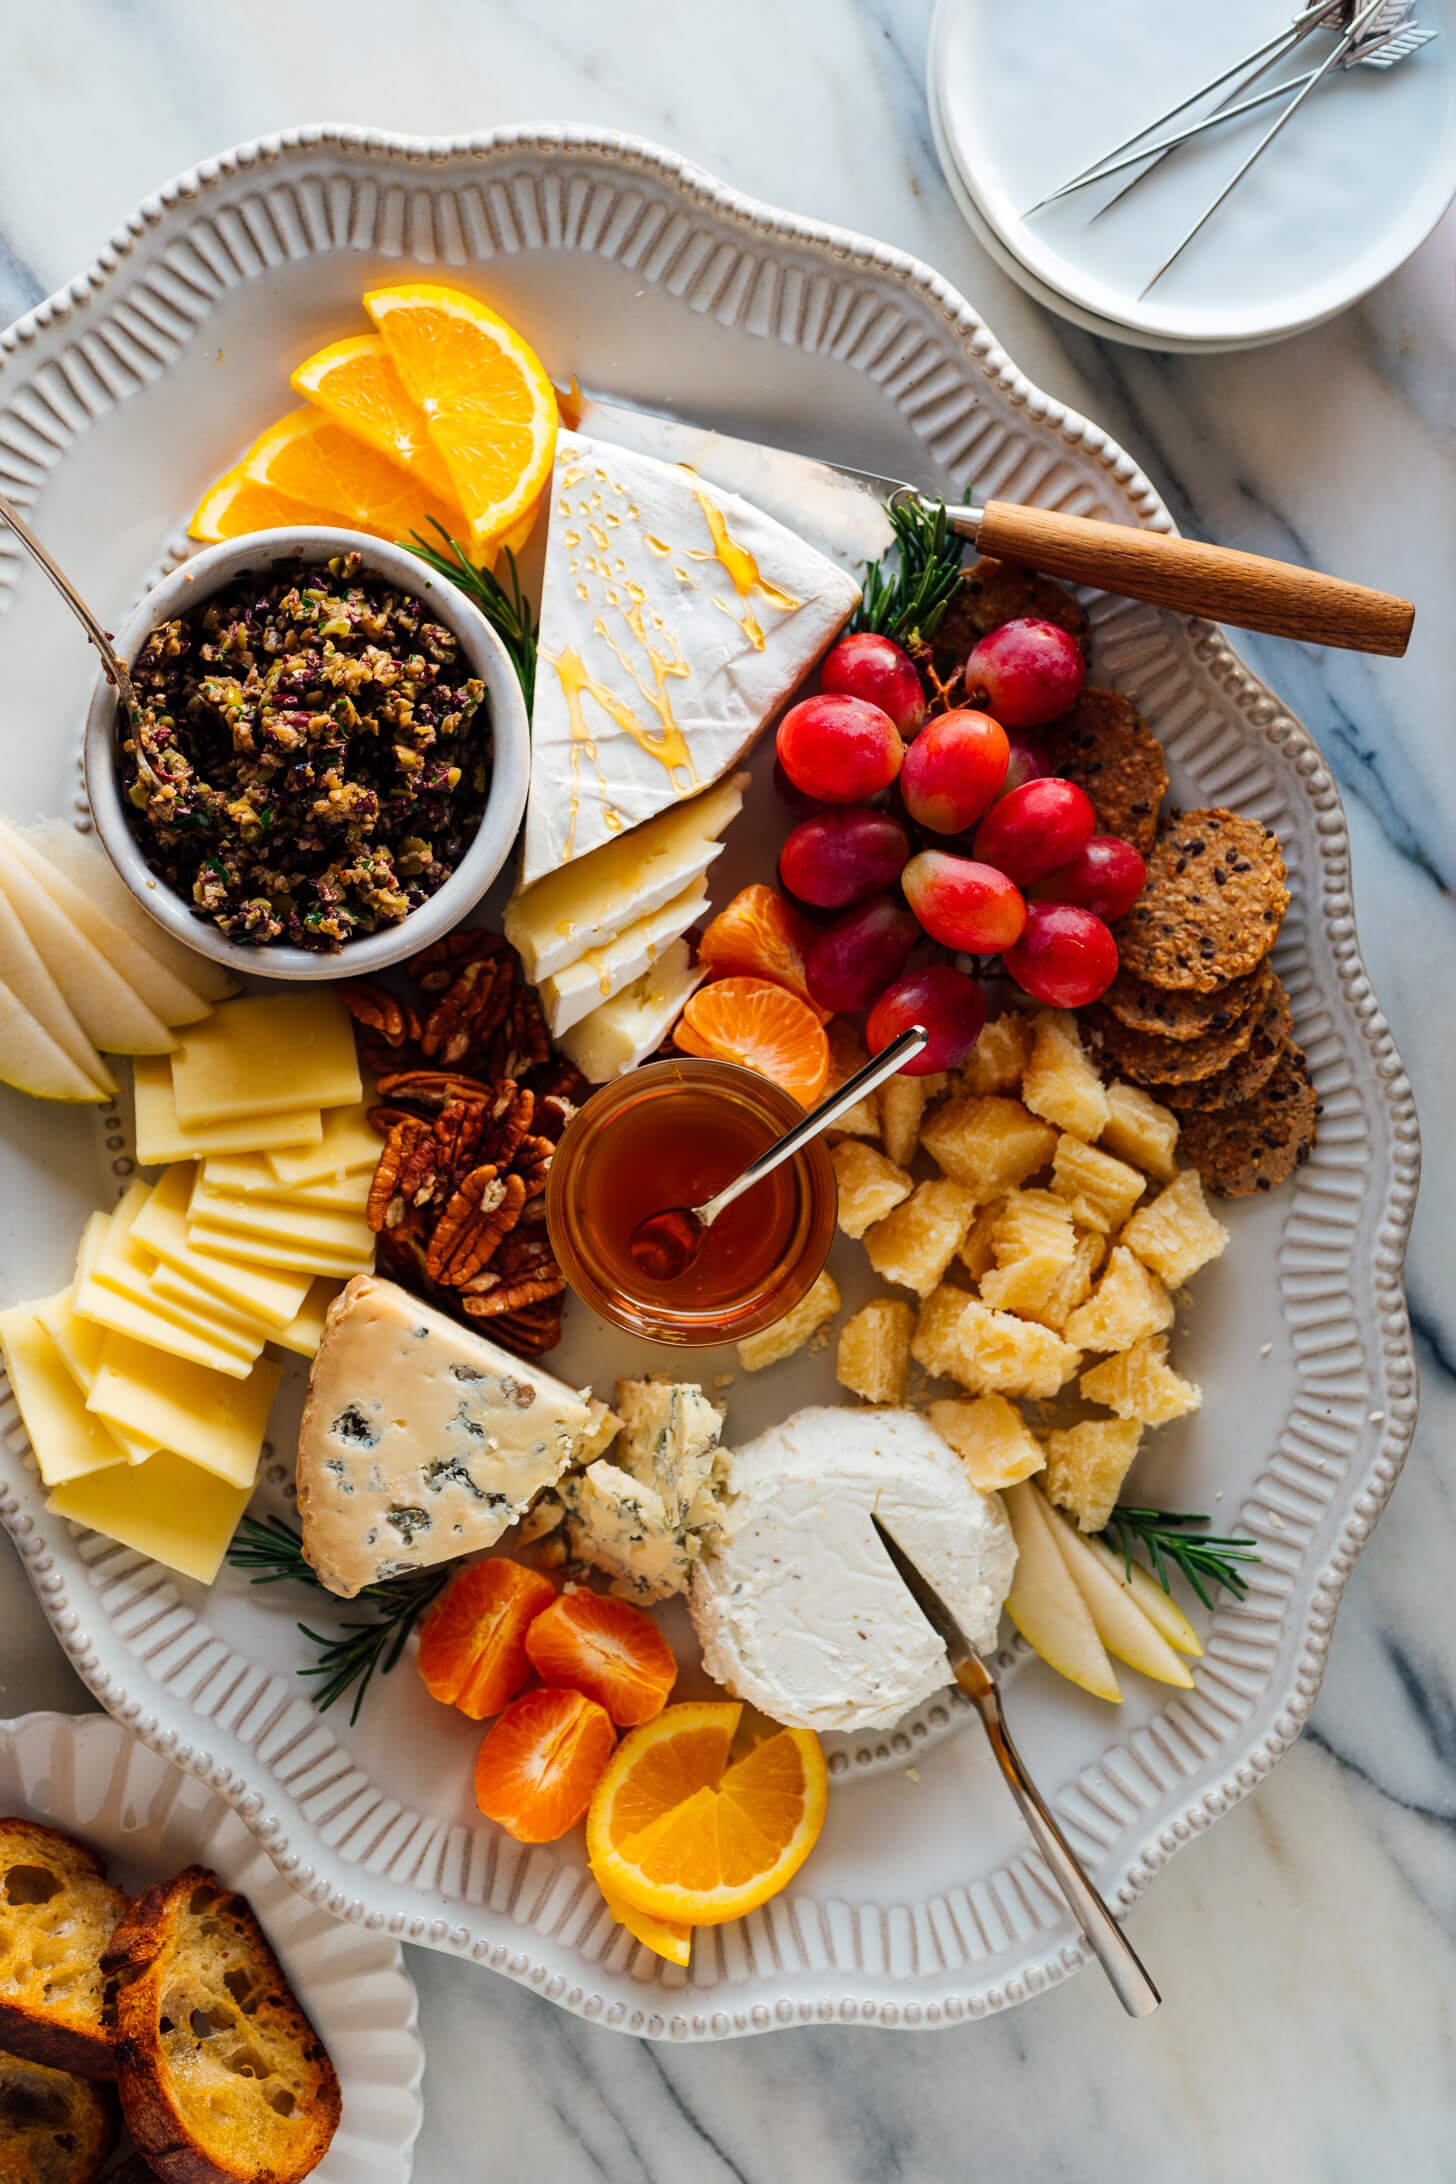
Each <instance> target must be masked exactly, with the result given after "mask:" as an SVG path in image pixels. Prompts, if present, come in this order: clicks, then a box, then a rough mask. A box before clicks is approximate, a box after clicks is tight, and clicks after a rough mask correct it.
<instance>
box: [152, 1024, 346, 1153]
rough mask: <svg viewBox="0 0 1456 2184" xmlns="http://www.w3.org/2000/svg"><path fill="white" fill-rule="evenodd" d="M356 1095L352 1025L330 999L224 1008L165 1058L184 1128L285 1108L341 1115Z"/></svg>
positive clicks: (191, 1029) (186, 1035)
mask: <svg viewBox="0 0 1456 2184" xmlns="http://www.w3.org/2000/svg"><path fill="white" fill-rule="evenodd" d="M363 1089H364V1087H363V1081H362V1079H361V1078H360V1075H359V1058H358V1055H357V1054H356V1052H355V1049H354V1025H353V1020H352V1018H351V1017H350V1015H349V1012H348V1010H347V1009H346V1008H345V1007H344V1004H343V1002H342V1001H340V1000H338V999H337V998H336V996H335V995H333V994H330V993H286V994H257V995H252V996H250V997H249V998H247V999H246V1000H242V1001H225V1002H224V1003H223V1005H222V1007H221V1008H218V1009H214V1010H213V1012H212V1014H211V1016H209V1017H208V1018H207V1019H206V1021H205V1022H203V1023H201V1024H195V1025H189V1026H188V1028H187V1030H186V1031H185V1032H184V1033H183V1035H182V1044H181V1046H180V1047H179V1048H178V1050H177V1052H176V1054H175V1055H174V1056H173V1057H172V1092H173V1097H174V1098H175V1100H176V1102H177V1115H178V1119H179V1121H180V1122H181V1123H182V1124H183V1126H184V1128H192V1127H195V1126H196V1125H197V1124H199V1123H215V1122H235V1121H237V1120H238V1119H239V1118H240V1117H242V1116H245V1115H247V1116H253V1115H273V1114H278V1113H281V1112H284V1111H286V1110H287V1109H290V1108H292V1109H299V1108H304V1107H343V1106H346V1105H348V1104H350V1103H352V1102H357V1100H358V1099H359V1096H360V1094H361V1093H362V1091H363ZM285 1142H286V1141H285Z"/></svg>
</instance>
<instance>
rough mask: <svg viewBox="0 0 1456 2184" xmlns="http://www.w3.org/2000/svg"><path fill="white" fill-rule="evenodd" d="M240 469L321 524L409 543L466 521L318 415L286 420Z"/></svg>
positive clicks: (302, 413) (308, 412) (301, 412)
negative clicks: (301, 504)
mask: <svg viewBox="0 0 1456 2184" xmlns="http://www.w3.org/2000/svg"><path fill="white" fill-rule="evenodd" d="M236 467H237V469H238V470H239V472H241V474H242V476H243V477H245V478H247V479H249V480H250V481H251V482H252V483H254V484H256V485H270V486H272V487H273V488H274V489H275V490H276V491H277V492H280V493H286V494H288V496H289V498H290V499H292V500H297V501H303V502H304V503H306V505H307V506H308V507H309V508H310V509H312V510H313V511H314V521H315V522H317V523H345V524H349V525H352V526H353V527H355V528H356V529H358V530H361V531H373V532H376V533H377V534H378V535H379V536H380V537H381V538H407V537H408V536H409V534H410V532H411V531H419V532H421V533H423V535H424V536H425V537H426V538H432V537H433V536H434V533H433V532H432V531H431V529H430V526H431V524H432V523H439V524H441V525H442V526H443V527H444V529H445V530H447V531H449V530H451V529H452V527H453V529H454V530H456V531H458V530H459V529H460V528H461V524H462V522H463V518H462V516H461V513H460V510H459V509H458V508H456V507H454V506H452V504H451V503H450V502H448V501H442V500H439V499H437V498H436V497H435V496H434V495H433V494H430V493H427V492H425V491H424V489H423V487H421V486H419V485H417V484H416V483H415V481H414V480H413V479H412V478H411V477H410V475H409V473H408V472H407V471H404V470H401V469H400V468H399V466H398V464H397V463H392V462H389V461H387V460H386V458H385V457H384V456H383V455H380V454H378V453H377V452H376V451H375V449H373V448H372V447H366V446H365V444H364V442H363V441H362V440H356V439H355V438H354V436H353V434H352V433H349V432H345V431H344V430H343V428H342V426H340V425H336V424H333V423H331V422H330V420H329V419H328V418H327V417H325V416H323V415H322V414H321V413H320V412H319V411H318V410H316V409H309V408H307V407H305V408H303V409H296V410H290V412H289V413H288V415H287V416H286V417H280V418H279V420H278V422H277V423H276V424H274V425H270V426H269V427H268V429H267V431H266V432H260V433H259V435H258V437H257V439H256V440H255V441H254V442H253V444H252V446H251V447H250V448H249V449H248V452H247V454H246V455H245V456H244V457H243V459H242V461H241V462H240V463H239V464H238V465H237V466H236Z"/></svg>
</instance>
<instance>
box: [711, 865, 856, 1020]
mask: <svg viewBox="0 0 1456 2184" xmlns="http://www.w3.org/2000/svg"><path fill="white" fill-rule="evenodd" d="M811 936H812V928H811V926H810V925H809V923H808V921H807V919H805V918H802V917H800V915H799V913H798V911H797V910H795V909H794V907H793V905H792V904H791V903H787V902H785V901H784V898H783V896H782V895H776V894H775V893H774V890H773V889H772V888H771V887H765V886H764V885H763V884H762V882H761V881H755V883H754V884H753V886H752V887H744V888H741V889H740V890H739V892H738V893H737V894H736V895H735V896H734V897H733V900H732V902H730V903H729V905H728V907H727V908H726V909H725V910H720V911H719V912H718V915H717V917H715V918H714V919H713V921H712V923H711V925H709V927H708V929H707V931H706V932H705V933H704V935H703V937H702V940H701V941H700V942H699V944H698V961H699V962H700V963H706V964H707V966H708V970H709V972H710V974H711V975H712V976H713V977H715V978H720V977H723V976H725V975H732V974H733V973H735V972H742V973H744V974H745V975H746V976H748V977H750V978H767V979H770V980H771V981H772V982H773V984H774V985H776V986H786V987H787V988H788V990H789V992H790V993H793V994H797V995H798V997H799V999H800V1000H801V1001H802V1002H803V1003H804V1006H805V1007H806V1008H809V1009H812V1010H813V1011H814V1014H815V1015H816V1016H817V1017H818V1019H819V1021H820V1023H824V1022H825V1021H826V1020H827V1019H828V1017H829V1014H830V1011H829V1010H828V1009H821V1008H820V1007H819V1005H818V1003H817V1002H816V1001H815V1000H814V998H813V996H812V994H811V993H810V991H809V988H808V984H807V982H806V980H805V977H804V956H805V953H806V951H807V948H808V944H809V940H810V938H811Z"/></svg>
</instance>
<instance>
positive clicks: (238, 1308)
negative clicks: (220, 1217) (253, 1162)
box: [132, 1162, 309, 1335]
mask: <svg viewBox="0 0 1456 2184" xmlns="http://www.w3.org/2000/svg"><path fill="white" fill-rule="evenodd" d="M193 1180H194V1170H193V1169H192V1168H191V1167H190V1166H188V1165H187V1164H186V1163H182V1162H179V1163H178V1165H177V1166H176V1167H173V1168H168V1170H167V1171H166V1173H165V1175H163V1177H162V1179H161V1181H160V1182H159V1183H158V1185H157V1187H156V1189H155V1190H154V1191H153V1192H152V1195H151V1197H150V1198H149V1199H148V1200H147V1203H146V1205H145V1206H144V1207H143V1208H142V1211H141V1213H140V1214H139V1215H138V1216H137V1218H136V1220H135V1221H134V1222H133V1223H132V1235H133V1237H134V1238H135V1239H136V1240H137V1241H138V1242H139V1243H141V1244H143V1245H144V1246H145V1247H146V1249H147V1250H148V1251H150V1252H152V1253H154V1254H155V1256H156V1259H157V1262H158V1264H157V1267H156V1269H155V1271H154V1272H153V1274H152V1276H151V1280H150V1288H151V1290H152V1292H153V1294H154V1295H156V1296H158V1297H171V1298H174V1299H175V1301H176V1302H177V1303H179V1304H182V1305H185V1304H186V1303H187V1300H188V1298H189V1297H191V1296H192V1295H193V1293H194V1291H195V1290H198V1289H201V1290H203V1291H205V1292H207V1293H209V1294H210V1295H211V1296H212V1297H214V1298H216V1299H217V1300H218V1302H219V1303H220V1304H221V1305H223V1306H225V1307H227V1308H228V1310H229V1311H231V1312H233V1313H235V1314H236V1315H237V1316H238V1317H240V1318H243V1319H246V1320H248V1321H252V1322H257V1323H259V1324H260V1325H261V1326H262V1327H263V1328H265V1329H266V1330H267V1331H268V1333H269V1334H270V1335H271V1334H272V1332H273V1331H274V1330H275V1329H277V1328H279V1327H286V1326H287V1325H288V1323H289V1321H290V1320H291V1319H293V1318H294V1317H295V1315H296V1314H297V1312H298V1310H299V1308H300V1306H301V1305H302V1303H303V1300H304V1298H305V1297H306V1296H307V1295H308V1285H309V1276H308V1275H307V1274H300V1273H289V1272H285V1271H284V1270H283V1269H282V1268H270V1267H267V1266H251V1265H247V1264H245V1263H244V1262H243V1261H242V1260H240V1259H234V1258H228V1257H226V1256H222V1255H219V1254H216V1253H213V1252H210V1251H199V1250H198V1249H197V1247H196V1246H195V1245H194V1244H193V1243H192V1241H191V1239H190V1236H189V1233H188V1228H187V1205H188V1201H189V1200H190V1198H191V1196H192V1186H193Z"/></svg>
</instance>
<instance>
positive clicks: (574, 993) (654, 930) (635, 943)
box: [538, 880, 708, 1039]
mask: <svg viewBox="0 0 1456 2184" xmlns="http://www.w3.org/2000/svg"><path fill="white" fill-rule="evenodd" d="M707 907H708V890H707V889H706V887H704V885H703V883H702V881H701V880H694V881H693V882H692V884H691V885H690V886H688V887H685V888H684V889H683V891H682V893H681V894H680V895H674V896H673V898H672V901H671V902H667V903H664V904H663V906H662V908H661V909H660V910H653V911H651V912H650V913H649V914H648V916H647V917H645V918H639V919H638V920H637V923H636V924H635V925H629V926H628V927H627V930H626V932H625V933H618V935H617V937H616V939H615V940H609V941H608V942H607V943H606V946H605V947H602V948H591V949H589V950H588V951H587V953H586V954H585V955H583V956H578V957H577V959H576V961H575V962H574V963H568V964H567V966H566V968H565V970H563V971H557V972H556V973H555V974H554V976H552V977H550V978H543V979H542V981H541V984H540V987H539V989H538V990H539V992H540V995H541V1006H542V1008H543V1009H544V1010H545V1011H546V1021H547V1023H548V1024H549V1025H550V1027H551V1036H552V1038H553V1039H559V1038H560V1037H561V1034H562V1033H563V1032H564V1031H570V1029H571V1027H572V1025H573V1024H579V1023H580V1022H581V1020H582V1018H583V1017H584V1016H588V1015H590V1014H591V1011H592V1010H593V1009H596V1008H599V1007H600V1006H601V1004H602V1002H603V1001H610V1000H611V998H612V996H613V994H615V993H620V992H621V991H622V988H623V987H624V986H630V985H631V984H632V983H633V981H634V979H638V978H640V977H641V976H642V974H643V972H644V971H650V970H651V969H652V967H653V965H654V964H655V963H656V962H657V961H658V960H659V959H660V957H661V956H662V955H663V954H664V953H665V952H666V950H667V949H669V948H670V947H671V946H672V944H673V942H674V941H675V940H676V939H678V937H679V936H680V935H681V934H683V933H685V932H686V931H687V929H688V927H689V926H690V925H694V924H696V923H697V921H698V919H699V918H701V917H702V915H703V913H704V912H705V911H706V909H707Z"/></svg>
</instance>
